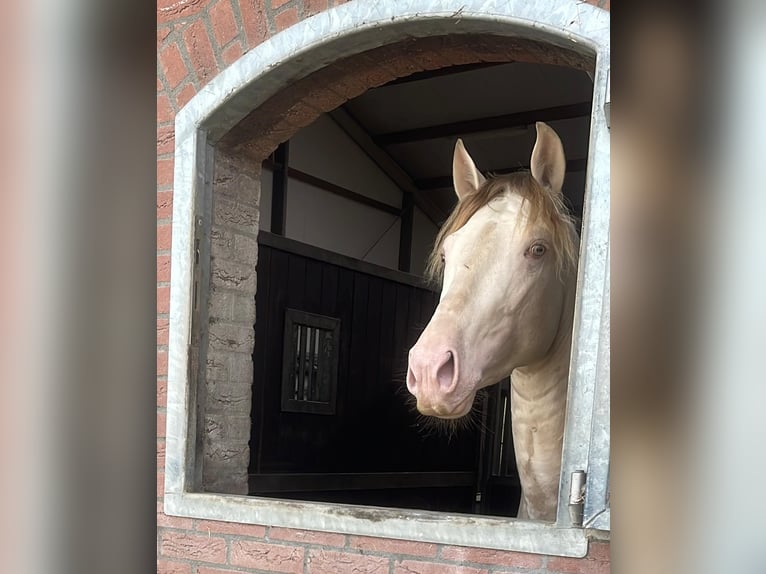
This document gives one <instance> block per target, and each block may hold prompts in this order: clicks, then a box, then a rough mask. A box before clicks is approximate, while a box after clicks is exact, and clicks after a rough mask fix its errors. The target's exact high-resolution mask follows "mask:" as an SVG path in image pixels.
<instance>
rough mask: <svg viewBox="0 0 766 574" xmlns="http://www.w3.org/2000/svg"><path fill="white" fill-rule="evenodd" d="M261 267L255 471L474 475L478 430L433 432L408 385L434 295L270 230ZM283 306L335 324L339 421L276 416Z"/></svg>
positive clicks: (409, 279)
mask: <svg viewBox="0 0 766 574" xmlns="http://www.w3.org/2000/svg"><path fill="white" fill-rule="evenodd" d="M275 245H278V246H279V247H275ZM295 251H301V252H302V253H296V252H295ZM318 258H321V259H324V260H318ZM257 270H258V294H257V295H256V324H255V351H254V354H253V361H254V381H253V391H254V393H253V411H252V420H253V427H252V435H251V464H250V472H251V473H253V474H265V473H384V472H401V473H407V472H410V473H411V472H445V473H447V472H449V471H452V472H453V473H454V472H455V471H463V472H474V471H475V469H476V467H477V456H478V455H477V453H478V442H479V441H478V434H477V432H476V431H475V430H470V431H466V432H462V433H458V435H457V436H453V437H452V438H451V439H448V438H447V437H446V436H443V435H438V434H433V433H431V434H430V435H429V434H428V433H427V432H426V431H425V430H424V429H423V428H422V426H419V424H418V415H417V413H416V411H415V410H414V407H413V406H412V405H411V403H410V402H409V393H408V392H407V390H406V386H405V382H404V380H405V375H406V368H407V352H408V350H409V349H410V347H411V346H412V345H413V344H414V343H415V341H416V340H417V338H418V336H419V334H420V332H421V331H422V329H423V328H424V327H425V325H426V324H427V322H428V320H429V318H430V317H431V315H432V313H433V311H434V309H435V307H436V304H437V303H438V294H437V293H435V292H433V291H432V290H429V289H427V288H425V287H423V286H418V282H417V280H416V279H415V278H414V277H413V276H409V275H405V274H402V273H399V272H396V271H391V270H383V269H380V268H377V267H376V266H372V265H368V264H361V263H360V262H354V261H353V260H346V258H343V257H341V256H337V255H335V254H330V253H328V252H324V251H322V250H319V249H317V248H313V247H308V246H302V244H297V242H291V241H290V240H287V239H285V238H281V237H280V238H275V237H273V236H271V235H270V234H262V235H261V241H260V242H259V256H258V268H257ZM287 308H295V309H300V310H302V311H306V312H309V313H317V314H321V315H327V316H332V317H338V318H339V319H340V321H341V327H340V364H339V369H338V394H337V410H336V414H335V415H320V414H309V413H294V412H282V411H281V408H280V384H281V369H282V345H283V335H284V322H285V309H287ZM445 476H447V475H445ZM452 476H453V477H454V474H453V475H452ZM447 482H449V481H447ZM463 482H465V480H463ZM446 486H447V483H446V482H445V487H446ZM469 490H470V489H469Z"/></svg>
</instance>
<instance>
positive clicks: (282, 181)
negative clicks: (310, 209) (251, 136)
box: [271, 141, 290, 235]
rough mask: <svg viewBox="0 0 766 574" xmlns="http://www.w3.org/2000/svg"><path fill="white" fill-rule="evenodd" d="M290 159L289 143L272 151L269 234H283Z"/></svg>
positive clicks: (280, 145) (285, 221) (285, 219)
mask: <svg viewBox="0 0 766 574" xmlns="http://www.w3.org/2000/svg"><path fill="white" fill-rule="evenodd" d="M289 157H290V142H289V141H286V142H283V143H281V144H279V147H277V149H276V150H275V151H274V161H273V164H272V165H273V169H274V171H273V173H272V188H271V232H272V233H276V234H277V235H284V234H285V226H286V223H287V180H288V170H289V167H288V163H289Z"/></svg>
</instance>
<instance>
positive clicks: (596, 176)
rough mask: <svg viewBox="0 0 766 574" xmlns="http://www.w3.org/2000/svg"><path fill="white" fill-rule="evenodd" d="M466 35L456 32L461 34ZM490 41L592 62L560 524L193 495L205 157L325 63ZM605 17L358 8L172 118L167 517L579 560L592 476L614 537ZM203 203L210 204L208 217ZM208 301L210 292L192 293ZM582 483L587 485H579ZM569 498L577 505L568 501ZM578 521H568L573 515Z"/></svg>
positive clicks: (328, 16)
mask: <svg viewBox="0 0 766 574" xmlns="http://www.w3.org/2000/svg"><path fill="white" fill-rule="evenodd" d="M457 23H459V24H460V25H459V26H457V25H456V24H457ZM455 33H466V34H467V33H473V34H475V33H484V34H494V35H506V36H517V37H519V36H520V37H525V38H531V39H536V40H541V41H545V42H547V43H549V44H552V45H554V46H561V47H566V48H569V49H576V50H580V51H583V52H586V53H589V54H591V55H594V56H595V61H596V69H595V72H594V97H593V110H592V114H591V134H590V147H589V158H588V170H587V180H586V181H587V183H586V195H585V197H586V203H585V210H584V214H583V231H582V240H581V257H580V270H579V276H578V298H577V303H576V309H575V327H574V329H575V331H574V343H573V349H572V362H571V368H570V393H569V404H568V416H567V423H566V434H565V441H564V456H563V468H562V475H561V485H560V496H559V508H558V515H557V521H556V523H555V524H546V523H540V522H532V521H524V520H517V519H504V518H496V517H484V516H475V515H451V514H446V513H438V512H424V511H412V510H399V509H388V508H375V509H373V508H370V507H359V506H349V505H341V504H324V503H313V502H296V501H281V500H274V499H265V498H257V497H247V496H236V495H224V494H214V493H208V492H201V491H199V489H198V488H197V486H196V484H197V483H196V480H195V479H196V475H195V472H196V470H195V469H196V466H195V460H194V456H195V454H194V453H195V445H196V444H197V440H198V437H197V436H195V430H196V429H195V426H194V425H192V424H190V420H193V419H192V417H191V416H190V413H192V412H193V411H194V410H195V409H196V404H195V395H194V391H193V387H192V385H191V381H190V361H192V360H193V359H194V357H193V354H192V353H191V342H192V341H194V340H195V338H194V330H193V329H194V328H195V325H193V313H194V309H193V297H194V293H193V273H194V259H195V252H200V253H205V252H206V250H205V248H204V246H202V248H200V246H197V245H195V228H196V226H197V225H204V222H205V221H208V218H209V213H208V211H206V210H208V209H209V201H210V187H209V177H208V176H209V173H210V171H209V170H210V169H211V166H212V157H213V149H214V148H213V146H214V145H215V142H216V141H217V140H218V139H220V137H222V136H223V135H224V134H225V133H226V132H227V131H228V130H229V129H231V128H232V127H233V126H234V125H236V124H237V123H238V122H239V121H240V120H241V119H242V118H243V117H244V116H245V115H246V114H248V113H249V112H250V111H251V110H253V109H255V108H257V107H258V106H259V105H261V104H262V103H263V102H265V101H266V100H267V99H268V98H269V97H272V96H273V95H275V94H277V93H279V91H280V90H281V89H283V88H284V87H285V86H286V85H288V84H289V83H290V82H292V81H295V80H296V79H297V78H300V77H304V76H306V75H308V74H310V73H312V72H314V71H316V70H317V69H319V68H321V67H322V66H324V65H327V63H328V62H332V61H335V60H337V59H340V58H342V57H346V56H348V55H350V54H353V53H358V52H362V51H366V50H369V49H371V48H374V47H377V46H380V45H383V44H387V43H393V42H396V41H399V40H401V39H404V38H405V37H412V36H421V37H422V36H434V35H442V34H455ZM609 58H610V40H609V13H608V12H605V11H603V10H601V9H598V8H595V7H593V6H591V5H589V4H586V3H583V2H581V1H580V0H538V1H537V2H527V1H526V0H511V1H507V0H506V1H500V0H498V1H493V0H458V1H455V0H401V1H397V2H376V1H365V0H359V1H357V2H350V3H346V4H343V5H341V6H338V7H336V8H333V9H331V10H328V11H326V12H322V13H320V14H318V15H317V16H314V17H312V18H309V19H307V20H304V21H302V22H300V23H298V24H296V25H295V26H293V27H291V28H289V29H287V30H285V31H284V32H282V33H280V34H277V35H276V36H274V37H272V38H271V39H269V40H268V41H266V42H264V43H263V44H261V45H259V46H257V47H256V48H254V49H252V50H251V51H249V52H248V53H247V54H245V55H244V56H243V57H242V58H240V60H238V61H237V62H235V63H234V64H233V65H232V66H230V67H229V68H227V69H226V70H224V71H223V72H222V73H221V74H219V75H218V76H217V77H216V78H214V79H213V80H212V81H211V82H210V83H209V84H207V85H206V86H205V87H204V88H202V89H201V90H200V92H199V93H198V94H197V95H196V96H195V97H194V98H192V100H191V101H190V102H189V103H188V104H187V105H186V106H185V107H184V108H183V109H182V110H181V111H180V112H179V114H178V115H177V117H176V134H175V181H174V197H173V245H172V255H171V260H172V261H171V269H172V278H171V288H170V291H171V295H170V329H169V330H170V341H169V363H170V364H169V373H168V398H167V430H166V466H165V493H164V505H165V512H166V513H167V514H170V515H175V516H190V517H196V518H202V519H213V520H224V521H230V522H241V523H253V524H270V525H278V526H284V527H293V528H303V529H310V530H321V531H331V532H346V533H354V534H361V535H368V536H380V537H389V538H398V539H409V540H420V541H427V542H434V543H443V544H455V545H462V546H476V547H484V548H495V549H501V550H514V551H521V552H535V553H541V554H548V555H560V556H575V557H581V556H584V555H585V554H586V552H587V546H588V531H587V529H586V528H583V527H581V526H579V525H577V524H576V522H577V520H575V521H573V520H572V514H570V508H571V507H570V506H569V501H570V496H569V495H570V487H571V486H572V476H573V474H574V473H577V472H578V471H586V472H587V473H588V474H587V477H588V478H587V482H586V487H585V501H584V509H583V513H584V523H585V524H586V525H587V526H589V527H595V528H603V529H606V528H609V508H608V487H607V485H608V461H609V456H608V451H609V422H608V414H609V407H608V399H609V312H608V309H609V250H608V243H609V132H608V123H607V121H608V117H607V115H606V113H607V112H608V106H607V104H608V89H607V82H608V68H609ZM206 206H207V207H206ZM197 296H198V297H202V298H204V297H206V296H207V294H206V293H204V292H203V293H198V294H197ZM578 476H581V475H578ZM575 498H577V497H575ZM574 514H576V513H574Z"/></svg>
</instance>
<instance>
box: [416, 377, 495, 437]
mask: <svg viewBox="0 0 766 574" xmlns="http://www.w3.org/2000/svg"><path fill="white" fill-rule="evenodd" d="M485 393H486V391H483V390H481V391H479V392H478V393H477V394H476V398H475V399H474V402H473V405H472V406H471V410H469V411H468V412H467V413H466V414H465V415H464V416H462V417H460V418H457V419H440V418H438V417H431V416H425V415H422V414H420V413H419V412H418V411H417V407H416V405H417V399H416V398H415V397H414V396H412V395H410V396H409V398H408V399H407V403H408V405H409V406H410V407H411V408H412V410H414V411H415V412H416V413H417V422H416V423H415V425H414V426H415V427H417V428H418V430H419V431H420V432H421V434H422V435H423V436H424V437H425V438H427V437H431V436H443V437H446V438H447V442H450V441H451V440H452V439H453V438H454V437H455V436H456V435H457V433H458V432H465V431H471V430H482V429H483V430H485V431H487V430H489V429H487V428H486V425H484V424H483V423H482V420H481V419H482V408H481V405H482V404H483V402H484V401H483V400H482V399H483V396H484V394H485Z"/></svg>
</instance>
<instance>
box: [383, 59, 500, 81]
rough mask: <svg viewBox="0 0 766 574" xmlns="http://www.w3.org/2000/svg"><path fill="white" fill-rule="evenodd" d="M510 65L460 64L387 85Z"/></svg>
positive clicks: (416, 74) (413, 75)
mask: <svg viewBox="0 0 766 574" xmlns="http://www.w3.org/2000/svg"><path fill="white" fill-rule="evenodd" d="M509 63H512V62H479V63H477V64H458V65H456V66H449V67H448V68H437V69H436V70H424V71H422V72H415V73H414V74H410V75H409V76H405V77H403V78H397V79H396V80H392V81H390V82H388V83H387V84H385V85H386V86H396V85H398V84H409V83H410V82H420V81H422V80H430V79H431V78H440V77H442V76H454V75H456V74H463V73H465V72H472V71H474V70H483V69H484V68H493V67H495V66H505V65H508V64H509Z"/></svg>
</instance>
